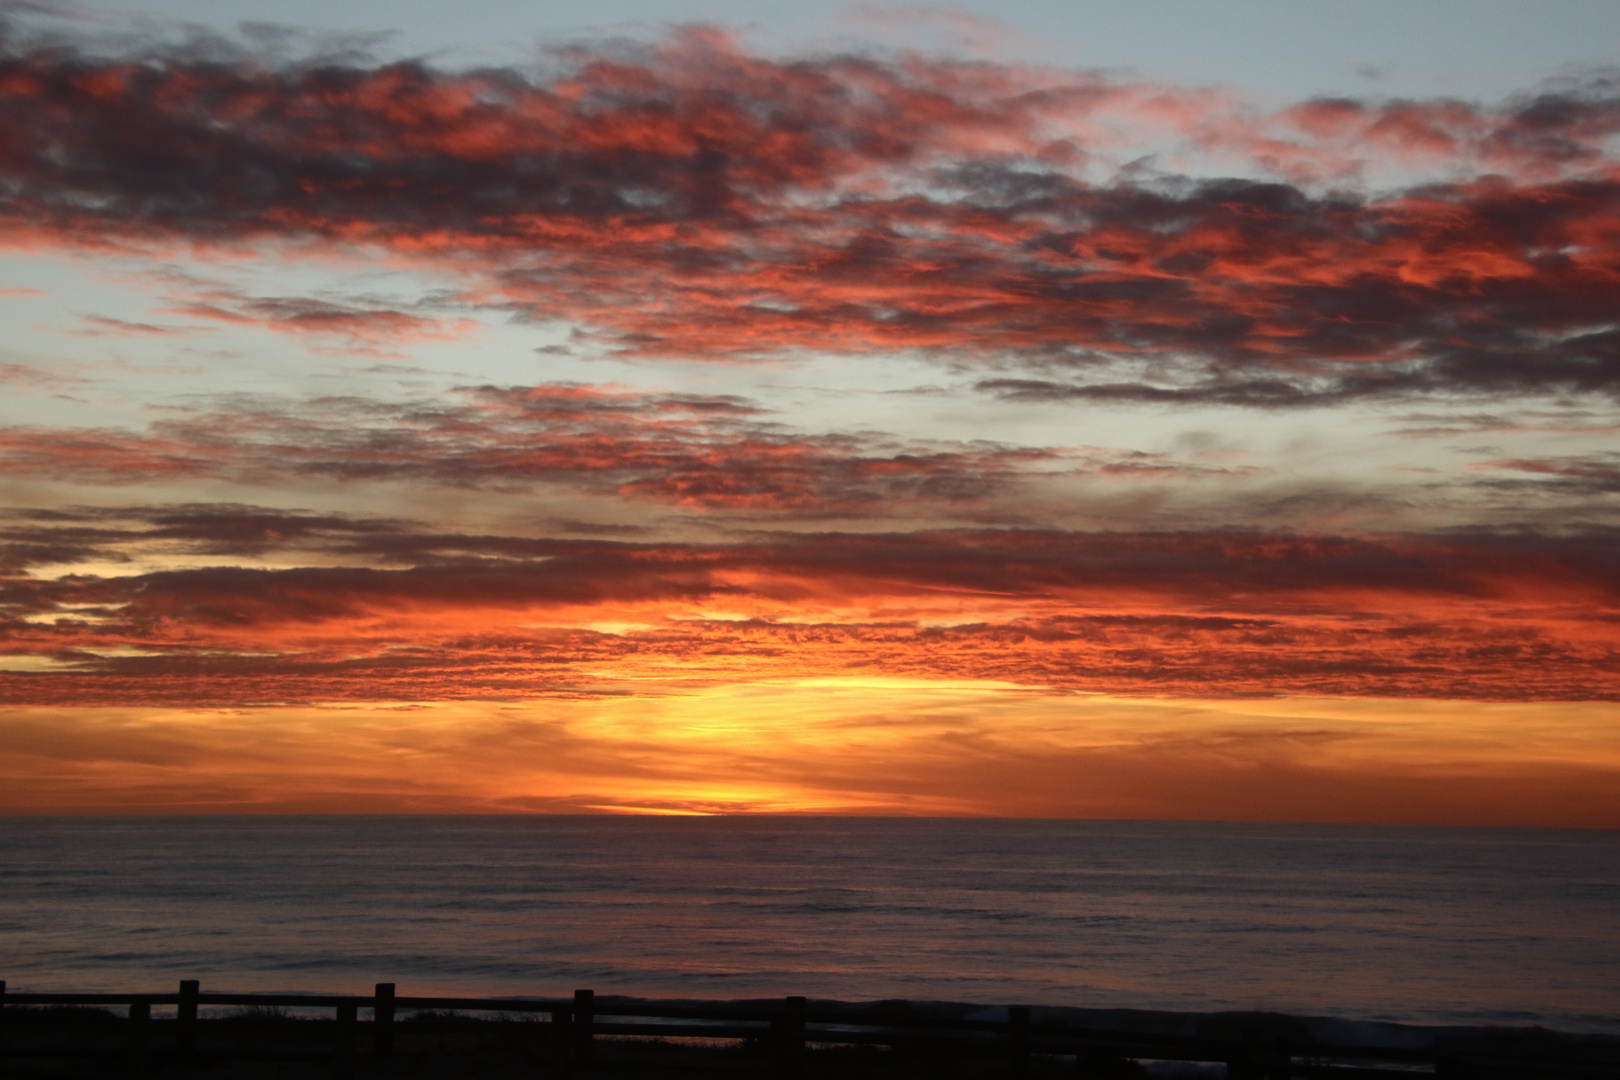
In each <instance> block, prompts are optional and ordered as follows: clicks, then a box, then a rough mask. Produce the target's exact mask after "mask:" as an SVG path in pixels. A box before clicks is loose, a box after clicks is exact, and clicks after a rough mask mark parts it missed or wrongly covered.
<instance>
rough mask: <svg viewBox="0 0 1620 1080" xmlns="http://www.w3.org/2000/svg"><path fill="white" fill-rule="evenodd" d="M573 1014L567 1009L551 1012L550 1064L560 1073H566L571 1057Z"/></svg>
mask: <svg viewBox="0 0 1620 1080" xmlns="http://www.w3.org/2000/svg"><path fill="white" fill-rule="evenodd" d="M573 1020H574V1014H573V1013H571V1012H569V1011H568V1010H567V1009H553V1010H551V1063H552V1065H553V1066H554V1067H555V1068H556V1070H557V1071H558V1072H560V1073H566V1072H568V1065H569V1058H570V1057H572V1056H573V1047H574V1024H573Z"/></svg>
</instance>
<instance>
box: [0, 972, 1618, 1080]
mask: <svg viewBox="0 0 1620 1080" xmlns="http://www.w3.org/2000/svg"><path fill="white" fill-rule="evenodd" d="M16 1006H34V1007H39V1006H90V1007H95V1008H99V1009H102V1010H118V1009H122V1010H125V1018H124V1019H122V1021H121V1023H122V1038H121V1045H119V1046H117V1047H116V1048H113V1049H108V1048H107V1047H106V1046H102V1047H101V1048H100V1049H96V1050H94V1051H92V1050H91V1049H90V1048H88V1047H85V1048H82V1056H94V1055H95V1054H99V1055H101V1056H103V1057H120V1058H122V1059H123V1062H124V1065H125V1071H126V1072H128V1073H130V1074H134V1075H140V1074H144V1073H150V1072H151V1071H153V1070H155V1069H158V1068H162V1067H165V1066H169V1065H185V1064H188V1063H197V1062H199V1061H201V1060H204V1059H206V1060H208V1061H219V1060H234V1059H261V1060H262V1059H275V1058H283V1059H303V1060H310V1059H321V1060H328V1061H330V1062H331V1064H332V1069H333V1075H334V1076H336V1077H339V1078H345V1077H350V1076H353V1075H354V1074H355V1072H356V1069H357V1067H358V1066H359V1065H360V1063H361V1062H362V1061H363V1060H365V1059H370V1060H371V1061H372V1062H375V1063H378V1064H380V1063H382V1062H386V1061H387V1059H389V1057H390V1055H392V1054H393V1053H394V1052H395V1038H394V1036H395V1034H396V1031H397V1030H399V1029H400V1027H401V1025H402V1023H404V1022H405V1021H404V1019H403V1018H402V1017H401V1015H400V1014H401V1013H402V1012H406V1011H413V1010H414V1011H415V1012H417V1013H428V1014H437V1015H430V1016H429V1018H428V1019H426V1020H421V1019H417V1018H413V1019H411V1020H410V1027H411V1028H412V1029H413V1030H414V1029H420V1028H421V1027H423V1026H424V1025H425V1026H428V1027H432V1026H434V1025H435V1024H436V1025H438V1027H439V1028H441V1029H445V1028H453V1027H454V1026H455V1025H456V1023H457V1022H458V1021H457V1017H458V1016H459V1017H467V1015H468V1014H491V1013H493V1014H498V1015H499V1016H500V1017H502V1018H506V1019H513V1018H518V1019H525V1020H528V1021H529V1026H528V1027H527V1028H526V1030H527V1031H528V1033H529V1034H530V1035H531V1037H532V1042H533V1044H534V1045H535V1046H537V1047H539V1048H540V1049H539V1051H538V1053H537V1054H536V1057H537V1064H538V1065H539V1066H540V1067H541V1068H542V1069H543V1070H544V1071H546V1072H548V1073H551V1074H554V1075H561V1074H563V1073H567V1072H569V1071H572V1070H585V1069H589V1068H590V1067H591V1063H592V1056H593V1054H592V1051H593V1046H594V1045H595V1043H596V1041H597V1040H598V1039H599V1038H600V1037H603V1036H609V1037H612V1036H618V1037H625V1036H644V1037H645V1036H652V1037H656V1038H659V1039H666V1040H668V1039H676V1040H683V1039H703V1040H749V1041H751V1042H752V1043H753V1044H754V1045H755V1046H756V1047H757V1048H760V1049H762V1050H764V1051H765V1052H767V1053H769V1054H770V1055H771V1056H773V1057H774V1058H776V1059H777V1060H778V1061H779V1062H780V1063H781V1064H783V1065H784V1066H790V1067H792V1068H791V1069H790V1071H792V1070H794V1069H797V1068H798V1067H799V1066H801V1065H802V1063H803V1061H804V1059H805V1052H806V1048H807V1047H808V1046H813V1045H822V1046H829V1045H838V1046H850V1045H876V1046H886V1047H897V1048H906V1049H917V1050H924V1051H943V1050H958V1051H961V1052H963V1053H970V1054H974V1055H979V1056H995V1057H1000V1058H1001V1059H1003V1060H1004V1062H1005V1065H1006V1069H1007V1074H1008V1075H1009V1076H1012V1077H1024V1076H1027V1075H1029V1072H1030V1066H1031V1061H1032V1060H1035V1059H1045V1060H1048V1061H1051V1060H1056V1059H1063V1058H1072V1059H1073V1062H1074V1065H1075V1066H1076V1068H1077V1071H1078V1073H1079V1074H1080V1075H1081V1076H1084V1075H1086V1074H1088V1073H1096V1074H1099V1075H1101V1074H1105V1073H1107V1072H1108V1071H1110V1068H1111V1067H1117V1066H1118V1065H1119V1064H1120V1063H1122V1062H1126V1061H1132V1060H1135V1061H1143V1060H1146V1061H1172V1062H1191V1063H1203V1064H1216V1065H1224V1066H1225V1067H1226V1074H1227V1076H1228V1077H1229V1078H1231V1080H1289V1078H1291V1077H1308V1078H1321V1080H1333V1078H1340V1080H1362V1078H1376V1077H1387V1078H1391V1080H1413V1077H1414V1075H1418V1076H1421V1075H1422V1074H1424V1073H1429V1074H1431V1075H1432V1074H1439V1075H1441V1076H1455V1075H1462V1074H1464V1073H1473V1072H1477V1071H1478V1070H1476V1069H1469V1068H1466V1067H1465V1066H1466V1065H1467V1062H1466V1061H1465V1060H1464V1059H1463V1058H1461V1057H1458V1056H1456V1055H1455V1054H1448V1053H1447V1052H1444V1051H1443V1050H1435V1049H1414V1048H1410V1047H1396V1046H1355V1045H1329V1044H1323V1043H1320V1042H1315V1041H1311V1040H1308V1039H1302V1038H1299V1037H1298V1036H1297V1035H1296V1036H1295V1037H1294V1038H1293V1039H1292V1041H1290V1038H1289V1036H1288V1035H1287V1034H1284V1031H1285V1030H1286V1028H1287V1025H1286V1024H1284V1025H1276V1024H1271V1025H1268V1024H1266V1023H1264V1022H1261V1020H1258V1019H1257V1020H1256V1022H1255V1023H1254V1024H1253V1025H1252V1026H1251V1027H1249V1028H1248V1029H1247V1030H1245V1029H1244V1028H1243V1027H1242V1018H1241V1017H1233V1018H1232V1019H1233V1020H1234V1021H1235V1022H1236V1025H1237V1026H1236V1027H1233V1025H1232V1024H1228V1025H1227V1028H1226V1030H1223V1032H1222V1035H1221V1036H1220V1037H1204V1036H1180V1035H1167V1034H1154V1033H1145V1032H1138V1031H1123V1030H1104V1029H1097V1028H1083V1027H1075V1026H1069V1025H1065V1024H1062V1023H1058V1022H1056V1021H1055V1020H1052V1019H1044V1020H1037V1019H1036V1018H1035V1016H1034V1015H1032V1010H1031V1009H1030V1008H1029V1007H1027V1006H1013V1007H1011V1008H1009V1009H1008V1010H1007V1019H1005V1020H983V1019H963V1018H949V1017H944V1016H940V1015H935V1014H931V1013H928V1012H925V1011H922V1010H915V1009H910V1008H901V1009H886V1008H882V1007H866V1008H861V1007H855V1006H844V1007H834V1006H830V1005H829V1006H824V1007H818V1006H814V1005H811V1004H809V1003H807V1002H806V1000H805V999H804V998H802V997H789V998H785V999H782V1000H780V1001H777V1002H770V1003H714V1004H693V1003H689V1002H681V1003H676V1002H657V1001H644V1000H622V999H609V1000H605V1001H604V1000H600V999H598V998H597V997H596V995H595V994H593V993H592V992H591V991H590V990H577V991H575V992H574V995H573V997H571V998H560V999H535V998H462V997H411V996H402V995H399V994H398V993H396V989H395V985H394V984H393V983H378V984H377V986H376V989H375V990H374V992H373V993H372V994H370V995H363V996H341V995H325V994H215V993H204V992H203V991H202V989H201V987H200V985H199V984H198V982H197V980H194V979H191V980H186V981H184V982H182V983H180V986H179V990H178V992H177V993H173V994H36V993H10V994H8V993H7V992H6V989H5V983H4V982H3V981H0V1059H4V1058H6V1057H21V1056H36V1057H43V1056H50V1057H57V1058H65V1057H72V1056H75V1053H76V1052H75V1050H74V1048H73V1047H66V1048H64V1047H61V1046H55V1047H48V1048H42V1047H40V1046H31V1045H24V1044H23V1043H21V1042H19V1041H17V1040H14V1039H12V1038H9V1037H8V1035H9V1034H10V1033H8V1032H7V1030H6V1029H7V1028H8V1027H15V1028H18V1029H19V1030H18V1032H17V1033H18V1034H21V1033H22V1027H23V1025H21V1024H18V1023H16V1022H15V1021H19V1020H21V1019H22V1017H21V1016H18V1015H17V1014H16V1012H15V1011H14V1007H16ZM154 1008H162V1009H164V1010H165V1011H167V1010H169V1009H171V1008H172V1010H173V1019H169V1018H167V1017H163V1018H154V1017H153V1015H152V1012H153V1009H154ZM230 1008H234V1009H236V1010H238V1011H239V1013H240V1012H241V1011H243V1010H246V1011H248V1013H249V1015H260V1016H262V1015H266V1014H270V1015H274V1012H275V1010H294V1011H296V1013H297V1014H299V1015H305V1016H307V1015H309V1014H310V1013H311V1012H312V1011H315V1010H320V1011H324V1010H327V1009H330V1010H332V1012H333V1015H334V1016H335V1019H336V1024H335V1025H333V1026H332V1028H331V1036H330V1037H331V1042H330V1043H329V1044H328V1046H327V1047H326V1048H325V1049H314V1050H311V1049H308V1048H307V1047H306V1048H304V1049H285V1048H281V1049H266V1048H263V1047H260V1048H257V1049H254V1048H245V1047H241V1046H232V1045H231V1044H230V1043H229V1041H228V1040H223V1039H221V1038H215V1037H213V1032H210V1038H209V1039H208V1041H207V1046H206V1047H204V1045H203V1041H202V1039H201V1038H200V1032H201V1031H202V1030H203V1029H205V1028H208V1029H215V1030H222V1029H223V1028H224V1027H225V1026H226V1025H224V1024H222V1023H221V1022H220V1018H219V1017H218V1016H217V1015H216V1016H215V1017H214V1018H212V1019H211V1018H209V1016H208V1013H207V1012H205V1010H213V1011H214V1012H215V1013H216V1014H217V1013H218V1011H219V1010H221V1009H230ZM362 1011H368V1012H369V1017H367V1018H364V1019H363V1018H362V1017H361V1013H362ZM8 1012H11V1013H12V1019H13V1021H14V1022H13V1023H11V1024H8V1023H7V1022H6V1020H7V1017H6V1013H8ZM447 1013H448V1014H456V1015H453V1016H445V1015H444V1014H447ZM461 1023H463V1025H465V1024H466V1020H462V1021H461ZM159 1035H161V1036H162V1037H161V1038H159ZM372 1071H375V1069H374V1067H373V1068H372ZM1487 1071H1488V1072H1489V1073H1490V1074H1491V1075H1493V1076H1500V1077H1508V1076H1528V1075H1534V1076H1548V1075H1552V1076H1562V1075H1570V1076H1577V1075H1591V1072H1590V1070H1589V1069H1586V1068H1584V1067H1582V1066H1576V1067H1574V1071H1572V1072H1571V1071H1569V1070H1566V1069H1562V1068H1560V1067H1554V1068H1552V1070H1551V1071H1550V1072H1549V1071H1548V1069H1546V1068H1542V1067H1540V1066H1538V1067H1537V1068H1535V1069H1530V1070H1528V1071H1526V1070H1522V1069H1515V1068H1512V1067H1509V1068H1506V1069H1503V1068H1497V1067H1493V1068H1491V1069H1489V1070H1487ZM1600 1074H1601V1075H1607V1074H1606V1073H1603V1072H1602V1070H1600Z"/></svg>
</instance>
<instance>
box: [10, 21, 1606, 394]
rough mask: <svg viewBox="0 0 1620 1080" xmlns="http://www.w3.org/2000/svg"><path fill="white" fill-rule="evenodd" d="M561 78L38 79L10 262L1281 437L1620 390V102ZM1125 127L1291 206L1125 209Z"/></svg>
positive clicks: (886, 78) (830, 79)
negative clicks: (359, 256)
mask: <svg viewBox="0 0 1620 1080" xmlns="http://www.w3.org/2000/svg"><path fill="white" fill-rule="evenodd" d="M563 68H564V69H563V70H561V71H560V73H559V74H557V75H555V76H553V77H550V78H533V77H528V76H523V75H519V74H518V73H515V72H510V71H484V72H478V73H446V72H439V71H435V70H433V69H430V68H427V67H425V66H422V65H419V64H396V65H391V66H386V67H376V68H366V67H342V66H336V65H324V66H319V67H308V68H296V67H294V68H282V69H277V68H275V67H272V66H268V65H266V64H264V63H260V62H256V61H255V60H254V59H253V58H251V57H240V58H236V59H231V60H219V59H212V60H208V61H206V62H205V61H198V60H195V59H189V58H187V57H186V56H183V55H172V56H163V57H161V58H156V59H153V58H142V59H140V60H118V59H97V58H93V57H90V56H87V55H81V54H77V53H74V52H73V51H72V50H67V49H61V48H53V49H51V50H40V51H26V50H17V49H13V50H12V51H11V52H10V54H9V55H7V56H6V57H5V58H4V60H3V62H0V175H3V176H4V177H5V178H6V182H7V185H8V186H7V188H6V191H7V194H6V195H5V197H4V199H3V200H0V230H3V231H4V232H6V233H7V234H9V235H10V236H11V237H13V238H14V239H15V240H17V241H18V242H28V243H37V242H44V243H52V244H79V245H107V244H145V243H157V244H163V245H170V244H174V243H177V242H180V243H197V244H205V245H225V246H240V245H244V244H258V245H273V246H277V247H278V248H279V249H281V250H288V248H287V247H286V244H287V243H291V244H316V245H343V246H345V247H347V248H350V249H353V248H356V247H372V248H381V249H384V250H386V251H388V252H390V253H392V255H393V256H394V257H396V258H408V259H421V260H426V261H430V262H432V263H433V264H435V265H437V266H440V267H449V268H454V269H458V270H461V271H463V272H465V273H467V274H468V275H470V277H471V279H472V281H473V282H474V284H473V287H472V288H471V289H470V292H469V295H470V296H472V297H475V298H477V299H480V300H482V301H484V302H487V303H492V304H499V305H503V306H507V307H510V308H515V309H517V310H519V311H521V312H525V313H528V314H531V315H533V316H534V317H537V318H548V319H549V318H564V319H573V320H577V321H581V322H583V323H586V324H588V325H590V326H592V327H594V328H595V329H596V330H597V331H598V332H599V333H601V334H604V335H606V336H607V338H608V340H610V341H612V342H614V343H616V345H617V347H619V348H622V349H627V350H630V351H634V352H640V353H645V354H680V355H688V356H711V357H735V356H748V355H755V354H760V353H769V352H776V351H781V350H792V349H843V350H857V351H861V350H894V349H923V350H934V351H943V352H946V353H950V354H952V355H956V356H961V357H975V356H984V355H998V356H1013V357H1020V356H1022V357H1036V358H1039V359H1041V360H1042V361H1044V362H1047V363H1051V362H1063V363H1069V364H1073V365H1075V366H1077V367H1079V368H1082V369H1089V368H1091V367H1093V366H1095V365H1096V364H1098V363H1099V362H1102V361H1109V360H1111V361H1113V362H1115V363H1119V362H1123V361H1128V360H1131V359H1133V358H1140V357H1155V358H1161V359H1163V358H1169V359H1171V360H1174V361H1175V363H1176V364H1179V368H1177V367H1175V366H1174V365H1172V367H1171V369H1170V370H1171V372H1172V378H1171V379H1170V380H1169V381H1168V382H1167V383H1157V384H1148V383H1144V382H1141V381H1139V380H1136V381H1133V380H1129V379H1126V380H1124V381H1121V380H1120V379H1118V378H1117V377H1116V376H1117V373H1113V374H1111V376H1110V378H1109V379H1108V380H1106V381H1104V382H1101V383H1098V382H1097V380H1096V379H1094V378H1093V379H1087V380H1084V381H1082V382H1080V383H1077V384H1072V385H1071V384H1063V385H1065V386H1068V388H1069V389H1070V390H1072V391H1073V392H1075V393H1079V394H1084V395H1094V396H1102V397H1105V398H1121V397H1127V398H1128V397H1137V398H1149V399H1154V400H1168V401H1174V400H1210V401H1221V402H1226V403H1235V404H1251V405H1269V406H1278V405H1288V404H1298V403H1318V402H1322V401H1327V400H1337V399H1340V398H1344V397H1353V396H1367V395H1392V394H1401V393H1424V392H1434V391H1446V390H1466V391H1479V392H1499V391H1519V390H1526V389H1549V388H1558V389H1585V390H1601V391H1611V392H1612V391H1613V390H1615V388H1616V387H1617V386H1620V338H1617V333H1616V331H1615V330H1614V329H1613V328H1612V325H1611V315H1612V312H1613V311H1614V310H1615V309H1616V305H1617V304H1620V279H1617V278H1616V276H1615V275H1614V273H1613V268H1612V264H1613V262H1614V259H1615V253H1616V251H1617V249H1620V244H1617V239H1620V224H1617V223H1620V170H1617V169H1616V163H1615V162H1614V160H1613V159H1612V157H1610V156H1609V154H1608V150H1607V146H1608V141H1609V140H1610V139H1611V138H1612V136H1613V135H1614V133H1615V132H1616V131H1617V130H1620V99H1616V98H1615V96H1614V94H1613V91H1612V87H1610V86H1609V85H1608V84H1606V83H1603V82H1602V81H1594V82H1591V83H1587V84H1580V83H1572V84H1569V85H1565V86H1559V87H1553V88H1550V89H1548V90H1547V91H1546V92H1544V93H1542V94H1539V95H1537V96H1531V97H1524V98H1520V99H1513V100H1510V101H1508V102H1506V103H1504V104H1502V105H1499V106H1494V107H1485V106H1481V105H1477V104H1467V103H1459V102H1454V101H1436V102H1383V103H1377V102H1354V101H1318V102H1310V103H1306V104H1304V105H1301V106H1298V107H1295V108H1292V109H1290V110H1285V111H1284V112H1282V113H1280V114H1278V115H1275V116H1266V115H1261V114H1256V113H1252V112H1246V111H1244V110H1243V109H1241V108H1239V107H1237V106H1235V105H1234V104H1233V103H1231V102H1230V101H1228V100H1226V99H1224V98H1222V97H1220V96H1219V95H1211V94H1207V93H1197V92H1192V91H1177V90H1175V89H1174V88H1164V87H1158V88H1149V87H1141V86H1126V85H1115V84H1110V83H1107V82H1105V81H1103V80H1100V79H1097V78H1094V77H1089V76H1080V75H1065V74H1063V73H1054V72H1041V71H1034V70H1031V69H1026V68H1018V67H1012V66H1005V65H999V66H998V65H995V64H986V63H976V64H969V63H960V62H951V61H944V60H934V59H926V58H921V57H917V56H901V57H895V58H890V59H877V58H870V57H862V58H856V57H836V56H835V57H828V58H820V59H804V60H787V61H783V60H773V59H765V58H761V57H754V56H750V55H747V54H745V53H742V52H740V51H738V50H737V49H736V48H734V47H733V46H732V45H731V44H730V43H728V42H727V41H726V40H725V39H723V38H722V37H719V36H717V35H714V34H712V33H700V32H692V33H688V34H687V35H685V36H683V37H680V38H678V39H676V40H675V41H673V42H670V43H667V44H664V45H661V46H657V47H651V48H647V49H642V50H622V51H619V52H613V51H595V52H593V51H590V50H575V51H573V52H572V53H569V54H567V59H566V62H565V63H564V65H563ZM1111 124H1114V125H1116V126H1117V124H1124V125H1125V126H1127V127H1128V126H1131V125H1150V126H1151V125H1156V126H1157V127H1158V128H1162V129H1164V130H1167V131H1169V132H1171V133H1172V135H1173V136H1174V137H1175V138H1176V139H1179V140H1182V141H1186V142H1190V144H1192V145H1194V146H1200V147H1204V148H1207V149H1209V150H1212V151H1216V152H1221V153H1227V152H1233V151H1236V152H1239V153H1241V154H1243V155H1246V156H1247V157H1248V158H1249V159H1250V166H1251V167H1250V170H1249V171H1251V172H1252V171H1253V167H1255V166H1256V164H1257V166H1258V167H1259V168H1262V169H1270V170H1271V171H1272V172H1273V173H1275V174H1278V175H1282V176H1285V177H1289V178H1290V179H1289V180H1288V181H1287V182H1275V181H1262V180H1255V179H1226V180H1198V179H1194V178H1191V177H1157V178H1153V179H1146V180H1131V179H1121V180H1117V181H1112V182H1106V183H1099V182H1098V181H1097V180H1096V179H1095V177H1094V176H1092V175H1091V173H1090V172H1088V166H1087V161H1088V160H1089V157H1088V155H1089V154H1091V152H1092V151H1093V150H1098V151H1101V150H1104V149H1106V148H1107V142H1108V140H1107V137H1106V132H1107V131H1108V129H1109V128H1110V126H1111ZM1355 153H1360V154H1362V155H1363V156H1365V155H1368V154H1371V155H1374V156H1377V155H1385V157H1387V158H1389V159H1390V160H1391V161H1393V162H1395V163H1396V164H1406V165H1411V164H1413V163H1417V164H1419V165H1435V166H1438V167H1439V169H1440V174H1441V176H1442V177H1443V178H1444V182H1439V183H1430V184H1426V185H1421V186H1414V187H1410V188H1409V189H1408V190H1405V191H1398V192H1396V193H1395V194H1392V195H1387V196H1376V197H1374V196H1358V195H1352V194H1345V193H1343V192H1338V193H1323V192H1321V191H1320V190H1318V189H1317V188H1316V187H1315V186H1314V184H1313V183H1311V182H1307V181H1306V180H1302V179H1300V177H1302V176H1313V177H1314V176H1320V175H1324V174H1326V175H1335V174H1338V173H1341V172H1342V171H1343V170H1345V169H1347V168H1353V167H1354V166H1356V164H1357V162H1356V161H1355V160H1354V154H1355ZM279 303H280V302H279V301H263V302H260V304H261V308H262V305H263V304H270V305H271V307H272V308H274V309H275V310H261V309H257V308H254V306H253V304H251V303H249V304H247V305H245V306H238V307H234V308H231V307H225V308H221V309H220V312H219V313H218V314H220V317H229V318H235V317H243V318H255V319H265V320H267V321H268V322H269V323H270V324H272V325H275V326H279V327H282V328H295V329H296V328H313V327H318V326H325V327H328V328H331V327H337V326H340V325H347V324H345V323H344V320H345V319H346V318H349V317H350V316H354V318H355V319H356V320H358V321H356V322H355V323H354V325H355V326H356V327H359V326H361V325H362V324H363V325H364V326H366V327H368V328H370V329H375V328H377V327H378V326H379V325H380V324H382V323H387V322H388V321H389V319H390V318H391V317H392V316H391V314H390V313H386V312H373V313H371V315H370V316H368V317H367V318H364V319H362V318H361V317H360V315H359V314H358V313H355V312H344V311H335V310H327V309H324V308H321V309H310V308H307V306H306V307H299V308H297V310H291V311H286V310H282V309H281V308H279V307H277V306H276V305H277V304H279ZM295 307H297V305H295ZM392 315H401V313H392ZM402 317H405V318H407V319H408V318H412V317H411V316H402ZM394 329H396V330H399V329H402V326H400V325H396V326H395V327H394ZM403 329H406V330H410V331H412V332H414V331H417V330H420V329H421V327H418V326H415V325H412V326H409V327H403ZM1178 371H1179V374H1177V372H1178Z"/></svg>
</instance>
